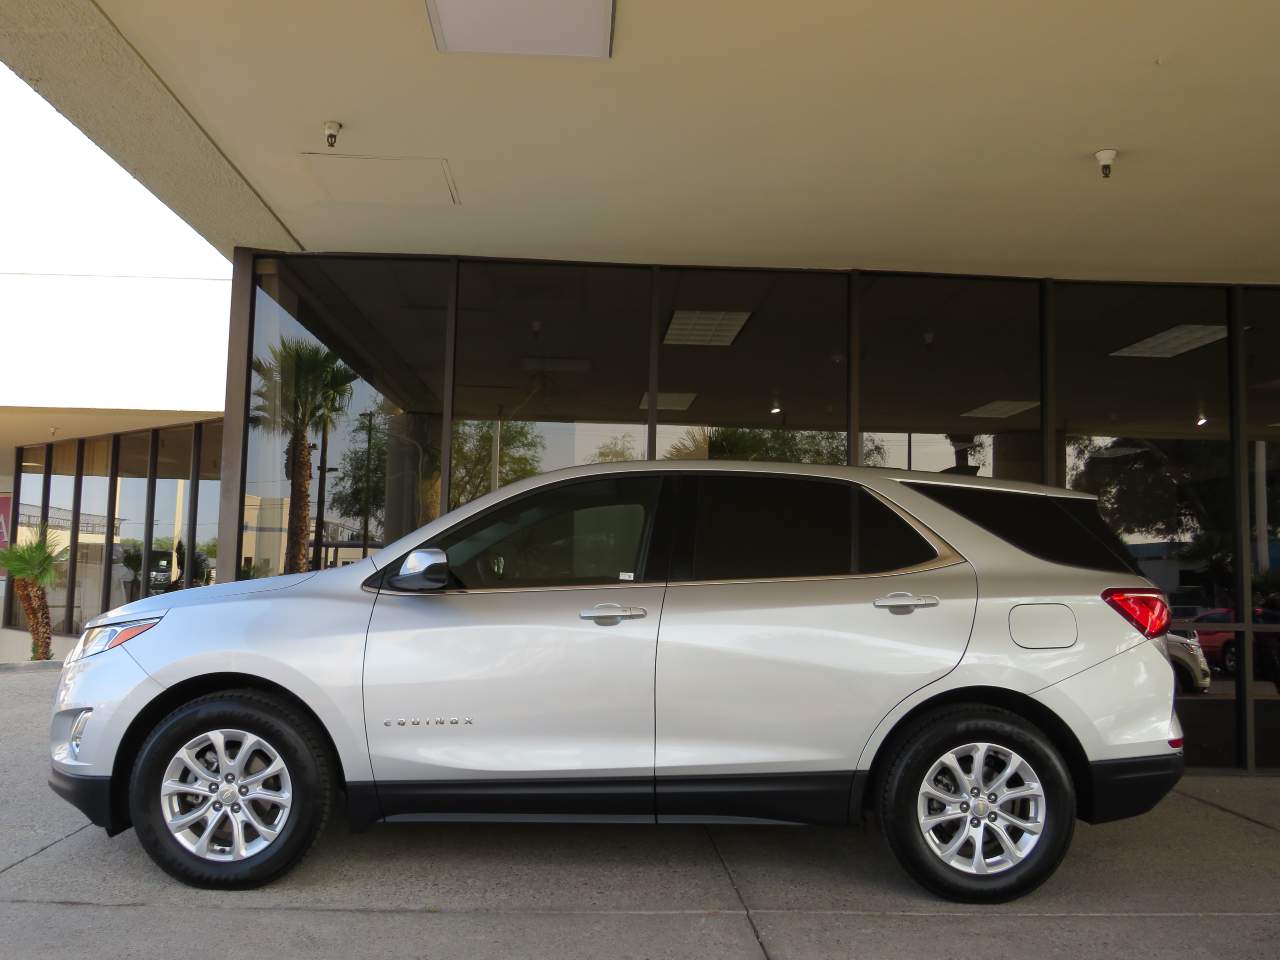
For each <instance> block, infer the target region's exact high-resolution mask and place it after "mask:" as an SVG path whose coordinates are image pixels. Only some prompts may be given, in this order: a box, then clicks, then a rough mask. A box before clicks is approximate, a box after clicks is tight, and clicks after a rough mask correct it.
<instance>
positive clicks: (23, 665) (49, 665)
mask: <svg viewBox="0 0 1280 960" xmlns="http://www.w3.org/2000/svg"><path fill="white" fill-rule="evenodd" d="M61 669H62V661H61V660H22V661H19V662H18V663H0V673H35V672H37V671H41V670H61Z"/></svg>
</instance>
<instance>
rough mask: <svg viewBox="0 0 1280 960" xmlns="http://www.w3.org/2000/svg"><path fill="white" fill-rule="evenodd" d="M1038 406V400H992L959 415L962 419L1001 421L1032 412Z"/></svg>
mask: <svg viewBox="0 0 1280 960" xmlns="http://www.w3.org/2000/svg"><path fill="white" fill-rule="evenodd" d="M1038 406H1040V401H1039V400H992V401H991V402H990V403H984V404H983V405H982V406H980V407H974V408H973V409H972V410H968V411H966V412H965V413H962V414H960V416H962V417H987V418H990V419H993V420H1003V419H1005V418H1006V417H1012V416H1015V415H1016V414H1019V413H1023V412H1024V411H1026V410H1033V409H1035V408H1036V407H1038Z"/></svg>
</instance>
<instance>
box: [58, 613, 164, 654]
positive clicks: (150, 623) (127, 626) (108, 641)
mask: <svg viewBox="0 0 1280 960" xmlns="http://www.w3.org/2000/svg"><path fill="white" fill-rule="evenodd" d="M159 622H160V618H159V617H155V618H153V619H151V620H131V621H129V622H128V623H113V624H110V625H109V626H105V627H93V628H92V629H90V630H86V631H85V632H84V634H83V636H81V637H80V642H79V643H77V644H76V648H75V649H74V650H72V651H71V656H69V657H67V663H71V662H72V661H73V660H83V659H84V658H85V657H92V656H93V655H94V654H95V653H101V652H102V651H103V650H110V649H111V648H112V647H118V646H120V644H122V643H124V642H125V641H126V640H132V639H133V638H134V637H136V636H137V635H138V634H140V633H146V632H147V631H148V630H150V629H151V628H152V627H154V626H155V625H156V624H157V623H159Z"/></svg>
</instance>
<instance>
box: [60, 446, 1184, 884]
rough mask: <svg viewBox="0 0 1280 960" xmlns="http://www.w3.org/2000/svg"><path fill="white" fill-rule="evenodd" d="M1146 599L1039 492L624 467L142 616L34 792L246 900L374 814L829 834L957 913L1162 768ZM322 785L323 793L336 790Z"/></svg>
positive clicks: (1065, 506) (83, 643) (1164, 725)
mask: <svg viewBox="0 0 1280 960" xmlns="http://www.w3.org/2000/svg"><path fill="white" fill-rule="evenodd" d="M1168 620H1169V610H1168V606H1167V604H1166V602H1165V599H1164V597H1163V596H1162V595H1161V594H1160V592H1159V591H1158V590H1156V589H1155V588H1153V587H1152V585H1151V584H1150V583H1149V582H1148V581H1146V580H1144V579H1143V578H1142V576H1140V575H1139V574H1138V573H1137V571H1136V570H1135V569H1134V567H1133V566H1132V562H1131V561H1130V560H1129V558H1128V555H1127V553H1126V551H1125V549H1124V547H1123V545H1122V544H1121V543H1120V542H1119V541H1118V540H1116V538H1115V537H1114V536H1113V535H1112V534H1111V533H1110V531H1109V530H1108V529H1107V528H1106V527H1105V525H1104V524H1103V523H1102V521H1101V520H1100V519H1099V517H1098V513H1097V506H1096V503H1095V502H1094V501H1093V500H1092V499H1091V498H1088V497H1085V496H1081V495H1079V494H1075V493H1070V492H1067V491H1063V490H1054V489H1050V488H1045V487H1039V486H1033V485H1029V484H1019V483H1014V482H1006V481H999V482H995V481H986V480H976V479H971V478H962V477H951V476H940V475H937V474H918V473H906V472H894V471H886V470H869V469H850V468H844V467H818V466H814V467H799V466H781V465H771V464H759V463H750V464H746V463H707V462H702V463H662V464H656V463H634V464H615V465H609V466H596V467H587V468H579V469H572V470H567V471H561V472H559V473H553V474H547V475H544V476H539V477H536V478H533V479H530V480H525V481H522V482H519V483H516V484H513V485H511V486H509V487H506V488H504V489H502V490H500V491H498V492H496V493H493V494H490V495H488V496H486V497H482V498H481V499H479V500H477V501H475V502H473V503H470V504H468V505H467V506H466V507H463V508H462V509H460V510H457V511H455V512H453V513H451V514H449V515H447V516H444V517H441V518H440V519H439V520H437V521H435V522H433V523H431V524H429V525H428V526H426V527H424V528H422V529H420V530H418V531H416V532H414V533H413V534H411V535H409V536H407V537H405V538H403V539H402V540H400V541H398V542H396V543H393V544H391V545H390V546H388V547H386V548H385V549H383V550H381V551H379V552H378V553H376V554H374V555H373V556H371V557H369V558H368V559H367V560H365V561H363V562H360V563H357V564H353V565H351V566H347V567H343V568H341V569H334V570H327V571H324V572H322V573H303V574H296V575H293V576H284V577H276V578H273V579H264V580H256V581H249V582H243V583H231V584H224V585H221V586H216V587H206V588H201V589H195V590H187V591H183V592H175V593H168V594H164V595H162V596H155V597H151V598H148V599H145V600H141V601H138V602H136V603H131V604H128V605H127V606H124V607H121V608H119V609H117V610H113V611H111V612H109V613H107V614H105V615H104V616H102V617H99V618H97V619H96V620H94V621H93V622H92V623H91V624H90V625H89V627H88V629H87V630H86V631H85V633H84V636H83V637H82V638H81V640H80V643H79V645H78V646H77V647H76V650H75V651H74V653H73V654H72V655H71V656H70V657H69V658H68V660H67V663H66V666H65V667H64V668H63V673H62V678H61V683H60V685H59V688H58V693H57V699H56V703H55V705H54V711H53V721H52V729H51V733H50V743H51V750H52V756H53V773H52V778H51V783H52V785H53V788H54V789H55V790H56V791H57V792H58V793H60V794H61V795H62V796H64V797H66V798H67V799H69V800H70V801H71V802H72V803H74V804H76V805H77V806H78V807H80V808H81V809H82V810H83V811H85V813H87V814H88V815H89V817H90V818H91V819H92V820H93V822H94V823H97V824H99V825H101V826H103V827H105V828H106V829H107V831H108V832H109V833H115V832H117V831H120V830H123V829H125V828H126V827H128V826H129V825H132V826H133V827H134V829H135V830H136V832H137V835H138V838H139V840H140V841H141V843H142V845H143V846H144V847H145V848H146V850H147V852H148V853H149V854H150V855H151V856H152V858H153V859H154V860H155V861H156V863H158V864H159V865H160V866H161V867H162V868H163V869H165V870H167V871H168V872H169V873H170V874H172V875H173V876H175V877H177V878H178V879H180V880H183V881H185V882H187V883H192V884H197V885H201V886H209V887H234V886H251V885H256V884H261V883H265V882H267V881H269V880H271V879H273V878H275V877H277V876H279V875H280V874H281V873H283V872H284V871H286V870H287V869H289V868H290V867H291V866H293V865H294V864H295V863H297V862H298V860H299V859H300V858H301V857H302V856H303V855H304V853H305V852H306V851H307V849H308V848H309V847H310V846H311V844H312V842H313V841H314V840H315V838H316V836H317V834H318V833H319V831H320V829H321V827H322V826H323V824H324V823H325V821H326V819H327V818H328V817H329V816H330V814H331V812H332V810H333V808H334V805H335V803H336V802H341V803H342V804H343V805H344V806H345V809H346V813H347V815H348V816H349V817H350V818H351V819H352V820H353V821H354V822H356V823H368V822H370V821H375V820H423V821H431V820H444V819H448V820H456V819H460V818H468V817H474V818H483V819H494V818H504V817H511V818H519V819H521V820H529V819H531V818H545V819H548V820H555V821H564V820H566V819H571V820H583V821H591V820H600V819H607V820H609V821H611V822H617V821H619V820H625V821H635V822H637V823H640V822H643V823H654V822H658V823H673V822H674V823H688V822H698V823H705V822H717V823H718V822H726V821H729V822H752V823H761V822H768V823H776V822H788V823H821V824H845V823H850V822H851V821H857V820H858V819H860V818H861V817H863V816H864V814H866V813H867V812H868V811H872V812H874V813H876V814H877V815H878V819H879V822H880V824H881V826H882V827H883V829H884V831H885V833H886V834H887V836H888V840H889V843H890V845H891V846H892V848H893V850H894V851H895V853H896V854H897V856H898V858H899V859H900V860H901V862H902V864H903V866H904V867H905V868H906V870H907V871H908V872H909V873H910V874H911V875H912V876H913V877H915V878H916V879H917V880H918V881H920V882H921V883H922V884H924V885H925V886H926V887H928V888H929V889H930V890H932V891H934V892H936V893H938V894H940V895H942V896H945V897H951V898H955V899H960V900H969V901H994V900H1005V899H1009V898H1012V897H1015V896H1018V895H1020V894H1023V893H1025V892H1027V891H1028V890H1031V889H1032V888H1034V887H1035V886H1037V885H1038V884H1039V883H1041V882H1042V881H1044V880H1045V879H1046V878H1047V877H1048V876H1049V875H1050V874H1051V873H1052V872H1053V870H1054V869H1055V867H1056V866H1057V865H1058V863H1059V861H1060V860H1061V859H1062V857H1063V856H1064V854H1065V853H1066V851H1067V847H1068V845H1069V844H1070V841H1071V834H1072V829H1073V825H1074V822H1075V820H1076V818H1077V817H1080V818H1083V819H1085V820H1087V821H1089V822H1094V823H1096V822H1099V821H1104V820H1112V819H1116V818H1119V817H1126V816H1130V815H1133V814H1138V813H1141V812H1143V811H1145V810H1147V809H1149V808H1150V807H1151V806H1152V805H1154V804H1155V803H1156V802H1157V801H1158V800H1159V799H1160V797H1161V796H1163V795H1164V794H1165V792H1166V791H1168V790H1169V788H1170V787H1171V786H1172V785H1173V784H1174V783H1175V782H1176V781H1177V779H1178V777H1179V776H1180V775H1181V772H1182V749H1181V748H1182V733H1181V730H1180V727H1179V725H1178V721H1177V718H1176V717H1175V716H1174V714H1173V691H1174V677H1173V672H1172V670H1171V668H1170V665H1169V661H1168V659H1167V654H1166V652H1165V650H1164V647H1163V640H1164V634H1165V631H1166V628H1167V625H1168ZM339 797H341V798H342V799H341V801H339V800H338V798H339Z"/></svg>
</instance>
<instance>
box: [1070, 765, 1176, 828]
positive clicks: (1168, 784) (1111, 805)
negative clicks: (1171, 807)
mask: <svg viewBox="0 0 1280 960" xmlns="http://www.w3.org/2000/svg"><path fill="white" fill-rule="evenodd" d="M1182 771H1183V759H1182V754H1180V753H1170V754H1165V755H1161V756H1156V757H1134V758H1131V759H1126V760H1097V761H1094V762H1093V763H1091V764H1089V783H1088V784H1087V789H1086V791H1085V792H1084V793H1083V794H1082V795H1081V797H1080V809H1079V814H1080V819H1081V820H1084V821H1085V822H1086V823H1107V822H1109V821H1111V820H1123V819H1124V818H1125V817H1136V816H1137V815H1138V814H1140V813H1146V812H1147V811H1148V810H1150V809H1151V808H1152V807H1154V806H1155V805H1156V804H1157V803H1159V802H1160V799H1161V798H1162V797H1163V796H1164V795H1165V794H1166V793H1168V792H1169V791H1170V790H1172V789H1173V786H1174V784H1176V783H1177V782H1178V781H1179V780H1180V779H1182Z"/></svg>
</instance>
